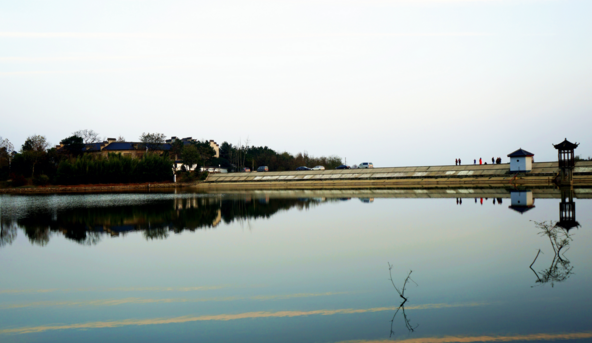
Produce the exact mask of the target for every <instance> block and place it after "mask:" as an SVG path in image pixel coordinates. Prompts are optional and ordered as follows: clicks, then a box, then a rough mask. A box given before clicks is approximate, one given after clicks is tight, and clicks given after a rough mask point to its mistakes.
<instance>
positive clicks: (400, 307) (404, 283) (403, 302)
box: [388, 263, 419, 337]
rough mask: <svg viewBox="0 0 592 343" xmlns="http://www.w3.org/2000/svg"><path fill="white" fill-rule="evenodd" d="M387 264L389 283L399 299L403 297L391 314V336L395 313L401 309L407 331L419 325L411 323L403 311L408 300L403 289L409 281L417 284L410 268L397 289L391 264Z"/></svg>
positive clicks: (411, 330) (412, 330)
mask: <svg viewBox="0 0 592 343" xmlns="http://www.w3.org/2000/svg"><path fill="white" fill-rule="evenodd" d="M388 266H389V278H390V280H391V284H392V285H393V287H394V288H395V291H397V293H398V294H399V297H401V299H403V301H402V302H401V304H399V307H397V310H396V311H395V313H394V314H393V318H392V319H391V333H390V335H389V337H393V335H394V334H395V331H394V330H393V324H394V323H395V318H396V317H397V314H398V313H399V311H401V312H402V313H403V321H404V322H405V327H406V328H407V331H409V332H414V331H415V329H417V327H418V326H419V324H417V325H415V326H413V325H411V320H409V318H408V317H407V313H406V312H405V303H407V300H408V299H407V297H406V296H405V290H406V289H407V284H408V283H409V281H411V282H413V283H414V284H415V285H416V286H417V283H416V282H415V281H413V279H411V273H413V271H412V270H410V271H409V274H408V275H407V277H406V278H405V281H403V287H401V289H399V288H398V287H397V285H396V284H395V281H394V280H393V273H392V270H393V265H392V264H390V263H389V264H388Z"/></svg>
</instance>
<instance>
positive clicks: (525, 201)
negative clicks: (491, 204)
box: [509, 189, 534, 214]
mask: <svg viewBox="0 0 592 343" xmlns="http://www.w3.org/2000/svg"><path fill="white" fill-rule="evenodd" d="M510 198H511V201H512V204H511V205H510V206H509V208H511V209H513V210H514V211H516V212H519V213H520V214H522V213H524V212H526V211H530V210H532V209H533V208H534V198H533V197H532V191H531V190H530V189H524V190H513V191H511V193H510Z"/></svg>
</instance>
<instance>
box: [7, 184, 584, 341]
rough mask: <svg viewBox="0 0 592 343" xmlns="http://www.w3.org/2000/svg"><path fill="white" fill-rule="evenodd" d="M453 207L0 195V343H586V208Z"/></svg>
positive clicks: (498, 201)
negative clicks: (569, 214) (565, 221)
mask: <svg viewBox="0 0 592 343" xmlns="http://www.w3.org/2000/svg"><path fill="white" fill-rule="evenodd" d="M465 193H466V192H465ZM544 193H545V192H544V190H543V191H542V192H541V193H540V194H544ZM418 194H420V193H418ZM459 196H460V195H459ZM462 196H464V197H463V198H462V203H459V198H455V197H454V196H451V197H440V198H429V197H427V196H426V197H422V196H419V197H406V196H404V195H399V196H397V195H396V194H395V193H392V194H391V193H389V192H383V193H381V194H380V196H376V197H371V196H368V195H367V194H364V193H363V192H361V193H360V192H358V193H356V192H355V191H351V192H343V193H339V192H327V193H326V194H324V193H323V192H318V191H317V192H306V191H294V192H242V193H191V192H178V193H140V194H72V195H28V196H19V195H0V210H1V213H0V217H1V218H0V222H1V225H2V228H1V229H2V231H1V237H0V238H1V240H0V262H1V263H0V341H1V342H106V341H110V342H163V341H167V342H187V341H192V342H193V341H200V342H237V341H240V342H385V341H390V340H394V341H400V342H432V343H445V342H498V341H504V342H547V341H566V342H568V341H569V342H589V341H592V292H591V291H590V289H591V285H592V249H591V248H590V247H591V245H592V230H591V228H592V201H591V200H590V199H585V198H576V199H575V203H576V204H577V218H576V219H577V221H578V223H579V225H580V226H579V227H574V228H573V229H571V230H569V231H567V230H565V229H563V228H560V227H557V226H555V222H556V221H558V220H559V219H560V218H559V215H560V214H559V210H560V200H561V199H559V198H557V197H555V198H554V197H553V196H549V197H547V198H536V195H535V203H534V206H531V205H529V206H527V207H525V208H523V209H522V210H521V209H520V208H516V207H515V206H511V205H512V203H511V200H510V198H508V197H503V198H501V197H496V196H495V195H494V196H492V197H481V196H479V197H474V196H470V197H469V196H468V195H467V194H463V195H462ZM389 266H390V267H389ZM408 277H409V278H408ZM406 280H407V282H406V283H405V281H406ZM404 284H405V289H404V293H403V286H404ZM399 292H401V293H403V296H404V297H402V296H400V295H399ZM405 299H406V300H405Z"/></svg>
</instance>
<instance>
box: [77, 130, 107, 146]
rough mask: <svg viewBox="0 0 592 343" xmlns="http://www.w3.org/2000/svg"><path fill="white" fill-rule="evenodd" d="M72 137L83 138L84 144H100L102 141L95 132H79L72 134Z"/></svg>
mask: <svg viewBox="0 0 592 343" xmlns="http://www.w3.org/2000/svg"><path fill="white" fill-rule="evenodd" d="M72 135H74V136H78V137H80V138H82V141H83V142H84V144H89V143H98V142H100V141H101V137H99V134H98V133H97V132H95V131H93V130H78V131H75V132H72Z"/></svg>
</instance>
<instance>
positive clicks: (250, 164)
mask: <svg viewBox="0 0 592 343" xmlns="http://www.w3.org/2000/svg"><path fill="white" fill-rule="evenodd" d="M213 162H217V163H218V164H220V165H221V166H222V167H225V168H229V169H231V170H242V168H250V169H251V170H256V169H257V167H260V166H267V167H269V171H286V170H295V169H296V168H298V167H301V166H306V167H310V168H312V167H315V166H323V167H325V168H327V169H335V168H336V167H338V166H340V165H342V164H343V162H342V160H341V157H339V156H328V157H327V156H321V157H312V156H309V155H308V153H307V152H303V153H298V154H296V155H292V154H290V153H288V152H277V151H275V150H273V149H271V148H269V147H267V146H264V147H262V146H259V147H257V146H254V145H252V146H251V145H249V141H248V140H247V142H246V143H245V144H243V143H242V142H239V143H238V144H237V145H232V144H231V143H228V142H224V143H222V145H220V158H219V159H218V160H217V161H213Z"/></svg>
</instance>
